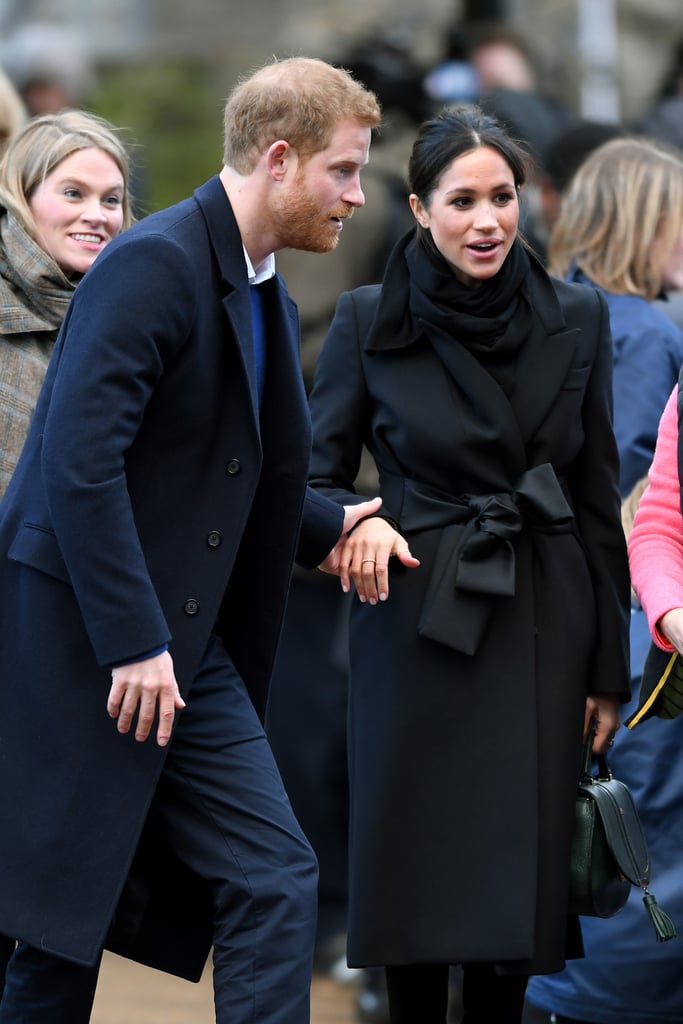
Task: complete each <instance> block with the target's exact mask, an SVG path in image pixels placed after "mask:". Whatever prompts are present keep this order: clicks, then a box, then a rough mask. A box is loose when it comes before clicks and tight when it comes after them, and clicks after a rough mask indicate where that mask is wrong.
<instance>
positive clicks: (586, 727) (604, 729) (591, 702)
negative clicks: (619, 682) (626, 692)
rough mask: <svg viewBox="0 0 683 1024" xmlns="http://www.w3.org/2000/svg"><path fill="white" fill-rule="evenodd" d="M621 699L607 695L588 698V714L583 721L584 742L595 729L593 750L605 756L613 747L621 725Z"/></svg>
mask: <svg viewBox="0 0 683 1024" xmlns="http://www.w3.org/2000/svg"><path fill="white" fill-rule="evenodd" d="M619 704H620V702H619V698H618V697H615V696H613V695H612V694H607V693H594V694H592V695H591V696H590V697H586V712H585V715H584V721H583V738H584V741H585V739H586V737H587V736H588V733H589V731H590V730H591V729H592V728H593V727H594V728H595V740H594V741H593V750H594V751H595V753H596V754H604V753H605V751H606V750H607V748H608V747H609V746H610V745H611V743H612V740H613V738H614V734H615V732H616V731H617V729H618V728H619V726H620V725H621V722H620V721H619Z"/></svg>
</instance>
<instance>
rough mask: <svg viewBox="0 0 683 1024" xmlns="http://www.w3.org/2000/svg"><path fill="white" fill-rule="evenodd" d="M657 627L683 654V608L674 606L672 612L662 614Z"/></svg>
mask: <svg viewBox="0 0 683 1024" xmlns="http://www.w3.org/2000/svg"><path fill="white" fill-rule="evenodd" d="M657 629H658V630H659V632H660V633H661V634H662V636H665V637H666V639H667V640H668V641H669V643H670V644H673V646H674V647H675V648H676V650H677V651H678V653H679V654H683V608H672V609H671V611H670V612H666V614H665V615H662V617H661V619H660V620H659V622H658V623H657Z"/></svg>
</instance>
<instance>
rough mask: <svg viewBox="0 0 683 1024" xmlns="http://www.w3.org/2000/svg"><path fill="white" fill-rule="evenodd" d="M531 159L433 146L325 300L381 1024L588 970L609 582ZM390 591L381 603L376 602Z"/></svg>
mask: <svg viewBox="0 0 683 1024" xmlns="http://www.w3.org/2000/svg"><path fill="white" fill-rule="evenodd" d="M526 169H527V164H526V156H525V152H524V151H523V150H522V149H521V148H520V147H519V146H518V144H517V143H516V142H515V141H514V140H513V139H512V138H510V136H509V135H508V134H507V133H506V132H505V131H504V130H503V129H502V128H501V126H500V125H499V124H498V123H497V122H496V121H495V120H493V119H492V118H490V117H488V116H486V115H484V114H482V113H481V111H479V110H478V109H477V108H464V109H453V110H447V111H444V112H443V113H442V114H441V115H440V116H438V117H436V118H434V119H432V120H430V121H427V122H425V124H424V125H423V126H422V127H421V129H420V131H419V134H418V137H417V140H416V142H415V145H414V148H413V152H412V156H411V160H410V165H409V177H410V189H411V195H410V200H409V201H410V205H411V209H412V212H413V215H414V216H415V219H416V222H417V224H416V228H415V230H414V231H411V232H410V233H409V234H407V235H406V236H405V237H404V238H403V239H402V240H401V241H400V242H399V243H398V244H397V246H396V247H395V249H394V251H393V253H392V255H391V257H390V259H389V262H388V264H387V270H386V274H385V278H384V283H383V284H382V285H376V286H369V287H365V288H359V289H357V290H355V291H353V292H349V293H346V294H344V295H342V296H341V298H340V300H339V304H338V307H337V312H336V314H335V318H334V321H333V323H332V326H331V328H330V331H329V334H328V336H327V339H326V341H325V344H324V346H323V350H322V353H321V357H320V360H319V363H318V369H317V374H316V380H315V384H314V388H313V392H312V396H311V405H312V411H313V422H314V431H315V438H314V450H313V458H312V466H311V482H312V484H313V486H314V487H316V488H318V489H320V490H321V491H322V492H324V493H325V494H328V495H330V496H332V497H333V498H334V499H335V500H338V501H340V502H352V501H360V500H362V499H361V496H360V495H358V494H356V492H355V490H354V480H355V479H356V475H357V471H358V467H359V461H360V457H361V451H362V449H363V446H364V445H366V446H367V447H368V449H369V450H370V452H371V454H372V455H373V457H374V459H375V462H376V464H377V467H378V470H379V476H380V487H381V494H382V498H383V506H382V508H381V509H380V512H379V513H378V514H377V515H374V516H371V517H368V518H366V519H364V520H362V521H361V522H360V523H359V525H358V526H357V527H356V528H355V529H354V530H353V532H352V533H351V534H350V536H349V538H348V540H347V543H346V546H345V549H344V552H343V555H342V562H341V565H342V573H341V580H342V586H343V587H344V588H345V589H347V590H348V589H350V587H351V584H353V585H354V587H355V590H356V597H355V598H354V601H353V607H352V611H351V631H350V632H351V639H350V643H351V651H350V664H351V679H350V698H349V699H350V721H349V762H350V785H351V825H350V837H351V838H350V861H351V870H350V919H349V962H350V964H351V965H352V966H367V965H384V966H385V969H386V975H387V986H388V992H389V1003H390V1011H391V1021H392V1024H415V1022H416V1021H419V1022H420V1024H444V1022H445V1020H446V1012H447V1010H446V1003H447V990H448V984H447V983H448V970H449V966H450V965H453V964H461V965H462V967H463V978H464V981H463V1004H464V1013H465V1016H464V1021H465V1022H466V1024H473V1022H489V1021H490V1022H494V1021H495V1022H496V1024H503V1022H518V1021H519V1020H520V1018H521V1013H522V1006H523V999H524V989H525V986H526V978H527V975H528V974H529V973H531V972H535V973H542V972H552V971H557V970H559V969H560V968H561V967H562V966H563V965H564V962H565V959H566V958H567V957H569V956H577V955H581V952H582V950H581V938H580V930H579V926H578V922H577V920H576V919H575V918H570V917H569V915H568V911H567V907H568V892H567V881H568V867H569V850H570V845H571V838H572V828H573V819H574V796H575V790H576V779H577V773H578V769H579V764H580V757H581V744H582V738H583V737H584V736H585V735H586V733H587V730H588V729H589V727H590V726H591V724H593V725H595V728H596V730H597V740H596V746H597V749H598V750H604V749H605V747H606V745H607V744H608V743H609V742H610V740H611V738H612V736H613V734H614V732H615V730H616V729H617V727H618V725H619V703H620V701H623V700H624V699H625V698H627V697H628V693H629V673H628V653H627V652H628V617H629V580H628V571H627V563H626V553H625V543H624V535H623V531H622V528H621V522H620V506H619V489H618V459H617V452H616V445H615V441H614V435H613V431H612V424H611V367H612V353H611V339H610V333H609V324H608V316H607V310H606V306H605V303H604V300H603V299H602V297H601V296H600V295H599V294H598V292H597V291H596V290H595V289H593V288H589V287H586V286H583V285H576V284H567V283H564V282H561V281H556V280H554V279H552V278H550V277H549V276H548V274H547V273H546V271H545V270H544V269H543V267H542V266H541V264H540V263H539V262H538V260H536V259H535V257H534V256H533V255H532V254H530V253H529V252H528V251H527V249H526V248H525V246H524V244H523V243H522V241H521V239H520V237H519V231H518V225H519V200H520V192H521V189H522V186H523V184H524V181H525V178H526ZM390 584H391V594H390Z"/></svg>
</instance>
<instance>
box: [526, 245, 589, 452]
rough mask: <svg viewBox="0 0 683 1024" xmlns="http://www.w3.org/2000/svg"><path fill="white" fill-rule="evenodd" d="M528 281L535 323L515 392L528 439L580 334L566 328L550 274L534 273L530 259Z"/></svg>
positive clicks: (543, 414)
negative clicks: (548, 275) (530, 270)
mask: <svg viewBox="0 0 683 1024" xmlns="http://www.w3.org/2000/svg"><path fill="white" fill-rule="evenodd" d="M528 282H529V283H528V292H527V298H528V302H529V306H530V308H531V310H532V316H533V323H534V327H533V329H532V331H531V332H530V335H529V338H528V340H527V342H526V343H525V344H524V345H523V346H522V348H521V350H520V353H519V359H518V363H517V387H516V390H515V396H514V405H515V411H516V418H517V422H518V424H519V429H520V431H521V434H522V437H523V438H524V439H525V441H527V442H528V440H529V439H530V438H531V437H533V435H534V434H535V433H536V431H537V430H538V428H539V427H540V425H541V424H542V423H543V421H544V420H545V419H546V417H547V416H548V413H549V412H550V410H551V409H552V407H553V404H554V403H555V401H556V399H557V392H558V391H559V390H560V389H561V388H562V386H563V385H564V384H565V381H566V379H567V374H568V372H569V369H570V367H571V364H572V360H573V358H574V354H575V352H576V342H577V338H578V336H579V334H580V330H579V328H573V329H567V324H566V321H565V318H564V314H563V312H562V307H561V306H560V303H559V301H558V299H557V295H556V294H555V290H554V289H553V287H552V284H551V282H550V280H549V278H548V277H547V275H546V274H545V272H543V274H538V273H534V268H533V263H532V272H531V274H530V275H529V277H528ZM541 368H542V372H541Z"/></svg>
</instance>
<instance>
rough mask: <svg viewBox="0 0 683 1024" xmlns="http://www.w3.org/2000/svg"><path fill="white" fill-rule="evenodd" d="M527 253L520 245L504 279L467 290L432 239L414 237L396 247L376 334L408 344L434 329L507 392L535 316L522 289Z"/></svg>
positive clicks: (516, 244)
mask: <svg viewBox="0 0 683 1024" xmlns="http://www.w3.org/2000/svg"><path fill="white" fill-rule="evenodd" d="M529 269H530V261H529V257H528V255H527V252H526V250H525V249H524V247H523V245H522V244H521V242H519V241H515V242H514V244H513V245H512V248H511V249H510V252H509V253H508V256H507V259H506V260H505V262H504V263H503V266H502V267H501V268H500V270H499V271H498V273H497V274H496V275H495V276H494V277H492V278H489V279H488V280H486V281H482V283H481V285H480V286H479V287H477V288H468V287H467V286H466V285H464V284H462V283H461V282H460V281H459V280H458V278H457V277H456V276H455V274H454V273H453V271H452V269H451V268H450V266H449V265H448V263H447V262H446V260H445V259H444V258H443V256H442V255H441V253H440V252H439V251H438V249H437V248H436V246H435V245H434V243H433V241H432V239H431V236H430V235H425V236H424V237H423V239H419V238H418V236H417V234H416V232H414V231H413V232H410V234H408V235H406V236H405V237H404V238H402V239H401V240H400V241H399V242H398V244H397V245H396V246H395V248H394V250H393V252H392V254H391V256H390V258H389V261H388V263H387V269H386V273H385V281H386V282H387V285H386V287H384V288H383V289H382V297H381V300H380V308H379V310H378V313H377V317H376V320H375V324H374V328H373V333H376V332H378V331H384V330H390V331H391V334H392V335H393V336H394V338H396V336H397V335H398V336H399V337H402V338H403V339H404V341H405V342H406V343H408V342H409V341H410V340H412V339H413V338H414V337H415V336H416V335H418V334H419V333H421V332H422V331H424V332H426V334H427V336H430V335H431V334H433V329H434V328H436V329H437V330H439V331H441V332H443V333H445V334H447V335H449V336H450V337H451V338H453V340H454V341H457V342H458V343H460V344H462V345H464V346H465V347H466V348H467V349H468V350H469V351H470V352H472V354H473V355H474V356H475V358H477V359H478V360H479V362H480V363H481V364H482V365H483V366H485V367H486V369H487V370H488V371H489V373H491V375H492V376H493V377H494V378H495V379H496V380H497V381H498V383H499V385H500V386H501V387H502V388H503V390H504V391H505V392H508V393H509V391H510V389H511V387H512V382H513V380H514V369H515V356H516V353H517V351H518V349H519V347H520V346H521V344H522V343H523V341H524V339H525V338H526V337H528V334H529V329H530V326H531V312H530V310H529V307H528V304H527V302H526V301H525V300H524V298H523V294H522V286H523V283H524V280H525V278H526V276H527V274H528V273H529Z"/></svg>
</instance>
